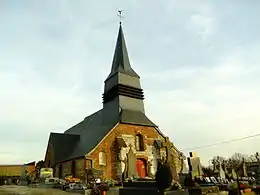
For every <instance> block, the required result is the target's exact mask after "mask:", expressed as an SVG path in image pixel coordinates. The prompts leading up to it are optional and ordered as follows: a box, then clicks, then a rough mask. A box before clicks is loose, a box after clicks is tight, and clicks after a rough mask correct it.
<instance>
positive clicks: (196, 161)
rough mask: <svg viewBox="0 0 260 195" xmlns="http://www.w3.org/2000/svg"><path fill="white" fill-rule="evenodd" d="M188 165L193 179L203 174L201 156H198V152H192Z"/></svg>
mask: <svg viewBox="0 0 260 195" xmlns="http://www.w3.org/2000/svg"><path fill="white" fill-rule="evenodd" d="M188 165H189V172H190V174H191V176H192V178H193V179H194V178H195V177H200V176H202V175H203V171H202V166H201V163H200V157H198V156H196V154H195V153H193V152H190V157H189V158H188Z"/></svg>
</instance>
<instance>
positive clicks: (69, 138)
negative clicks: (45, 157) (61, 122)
mask: <svg viewBox="0 0 260 195" xmlns="http://www.w3.org/2000/svg"><path fill="white" fill-rule="evenodd" d="M79 139H80V136H79V135H69V134H64V133H51V134H50V138H49V143H50V144H51V145H52V149H53V155H54V156H53V157H54V159H53V160H54V162H55V163H56V162H60V161H63V160H65V159H66V157H68V156H69V155H70V154H71V152H72V151H73V150H74V148H75V146H76V144H77V143H78V141H79Z"/></svg>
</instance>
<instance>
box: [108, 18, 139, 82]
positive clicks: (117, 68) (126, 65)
mask: <svg viewBox="0 0 260 195" xmlns="http://www.w3.org/2000/svg"><path fill="white" fill-rule="evenodd" d="M118 72H120V73H124V74H127V75H129V76H132V77H136V78H140V77H139V75H138V74H137V73H136V72H135V71H134V70H133V69H132V67H131V65H130V60H129V57H128V52H127V48H126V42H125V38H124V33H123V29H122V25H121V22H120V25H119V31H118V36H117V42H116V48H115V53H114V58H113V62H112V68H111V72H110V74H109V75H108V77H107V79H106V80H108V79H109V78H110V77H112V76H113V75H114V74H116V73H118Z"/></svg>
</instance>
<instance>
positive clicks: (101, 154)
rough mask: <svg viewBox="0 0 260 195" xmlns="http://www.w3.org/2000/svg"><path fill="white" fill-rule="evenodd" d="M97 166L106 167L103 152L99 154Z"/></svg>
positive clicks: (105, 158)
mask: <svg viewBox="0 0 260 195" xmlns="http://www.w3.org/2000/svg"><path fill="white" fill-rule="evenodd" d="M98 157H99V159H98V160H99V165H103V166H106V165H107V155H106V153H105V152H99V155H98Z"/></svg>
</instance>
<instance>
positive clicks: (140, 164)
mask: <svg viewBox="0 0 260 195" xmlns="http://www.w3.org/2000/svg"><path fill="white" fill-rule="evenodd" d="M136 171H137V173H138V176H139V177H140V178H144V177H146V163H145V161H144V160H143V159H137V160H136Z"/></svg>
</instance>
